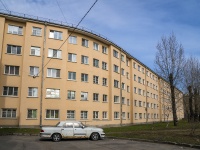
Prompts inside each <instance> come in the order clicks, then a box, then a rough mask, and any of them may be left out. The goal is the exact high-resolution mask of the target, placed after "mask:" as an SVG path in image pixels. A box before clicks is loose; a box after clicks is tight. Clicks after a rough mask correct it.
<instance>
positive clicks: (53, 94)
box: [46, 88, 60, 98]
mask: <svg viewBox="0 0 200 150" xmlns="http://www.w3.org/2000/svg"><path fill="white" fill-rule="evenodd" d="M46 98H60V89H51V88H47V89H46Z"/></svg>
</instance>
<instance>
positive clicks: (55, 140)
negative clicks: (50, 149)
mask: <svg viewBox="0 0 200 150" xmlns="http://www.w3.org/2000/svg"><path fill="white" fill-rule="evenodd" d="M52 140H53V141H54V142H59V141H60V140H61V135H60V134H59V133H54V134H53V135H52Z"/></svg>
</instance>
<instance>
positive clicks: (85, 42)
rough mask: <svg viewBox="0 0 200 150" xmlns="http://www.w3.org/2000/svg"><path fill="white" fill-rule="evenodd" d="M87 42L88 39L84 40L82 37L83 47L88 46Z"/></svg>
mask: <svg viewBox="0 0 200 150" xmlns="http://www.w3.org/2000/svg"><path fill="white" fill-rule="evenodd" d="M88 43H89V41H88V40H86V39H82V46H84V47H88Z"/></svg>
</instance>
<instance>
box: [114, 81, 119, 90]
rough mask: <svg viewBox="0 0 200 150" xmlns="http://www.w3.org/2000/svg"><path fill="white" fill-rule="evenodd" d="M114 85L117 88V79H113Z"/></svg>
mask: <svg viewBox="0 0 200 150" xmlns="http://www.w3.org/2000/svg"><path fill="white" fill-rule="evenodd" d="M114 87H115V88H118V87H119V81H117V80H114Z"/></svg>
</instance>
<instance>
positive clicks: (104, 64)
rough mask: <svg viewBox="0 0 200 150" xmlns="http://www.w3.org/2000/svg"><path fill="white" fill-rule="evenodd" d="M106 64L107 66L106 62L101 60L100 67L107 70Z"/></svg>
mask: <svg viewBox="0 0 200 150" xmlns="http://www.w3.org/2000/svg"><path fill="white" fill-rule="evenodd" d="M107 66H108V65H107V63H106V62H104V61H102V69H103V70H107Z"/></svg>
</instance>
